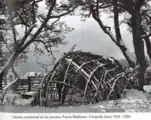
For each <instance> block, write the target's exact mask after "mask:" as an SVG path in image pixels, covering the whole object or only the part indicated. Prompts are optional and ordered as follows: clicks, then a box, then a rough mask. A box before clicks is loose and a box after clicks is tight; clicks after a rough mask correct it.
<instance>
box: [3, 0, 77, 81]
mask: <svg viewBox="0 0 151 120" xmlns="http://www.w3.org/2000/svg"><path fill="white" fill-rule="evenodd" d="M10 1H11V0H7V4H8V6H7V8H8V13H9V14H8V15H7V16H8V19H10V26H11V31H12V34H13V43H12V44H13V52H12V53H11V56H10V58H9V60H8V61H7V63H6V64H5V66H4V67H3V68H2V69H1V71H0V81H1V80H2V78H3V76H4V75H5V74H7V73H8V70H9V69H10V68H11V67H12V66H13V64H14V62H15V61H16V59H17V58H18V57H19V56H20V55H21V53H23V52H24V51H26V49H27V48H29V47H30V46H31V45H32V44H37V43H38V44H42V45H43V46H44V48H45V50H47V51H48V52H50V51H51V48H52V47H56V46H57V45H59V44H62V43H64V42H63V39H64V38H65V34H66V33H67V32H70V31H71V29H70V28H69V27H68V26H67V25H66V24H65V23H64V22H61V21H60V18H61V17H63V16H65V15H68V14H69V13H71V12H73V11H74V10H75V8H76V7H77V4H76V2H74V1H73V3H70V4H69V3H68V2H67V3H66V2H64V3H63V2H61V3H59V1H58V0H51V1H50V0H46V2H45V3H46V5H47V6H46V9H47V10H46V11H47V14H46V15H43V14H40V13H38V8H39V7H40V6H39V3H40V2H41V1H44V0H28V1H26V0H22V1H19V0H17V1H14V0H13V1H11V2H10ZM7 16H6V17H7ZM18 25H21V26H22V27H23V28H24V29H25V31H24V36H23V37H21V38H18V37H17V30H16V26H18ZM37 49H38V48H37ZM39 50H43V49H40V48H39Z"/></svg>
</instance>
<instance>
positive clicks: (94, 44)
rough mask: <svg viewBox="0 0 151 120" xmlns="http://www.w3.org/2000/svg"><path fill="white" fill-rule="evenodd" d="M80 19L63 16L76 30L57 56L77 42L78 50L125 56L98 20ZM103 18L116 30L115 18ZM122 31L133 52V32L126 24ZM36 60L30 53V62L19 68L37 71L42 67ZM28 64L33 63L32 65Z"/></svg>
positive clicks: (42, 10) (119, 56) (44, 57)
mask: <svg viewBox="0 0 151 120" xmlns="http://www.w3.org/2000/svg"><path fill="white" fill-rule="evenodd" d="M40 11H41V12H45V9H44V7H42V6H41V7H40ZM80 19H81V18H80V16H68V17H65V18H63V20H65V21H66V23H67V24H68V25H69V26H70V27H73V28H74V30H73V31H72V32H71V33H69V34H68V35H67V36H66V39H65V40H66V41H67V44H66V45H64V46H63V47H61V49H60V51H59V52H57V53H55V57H57V58H60V57H61V54H62V53H63V52H66V51H68V50H69V49H70V48H71V47H72V46H73V45H74V44H76V50H82V51H89V52H92V53H96V54H100V55H107V56H113V57H114V58H116V59H121V58H123V55H122V53H121V51H120V49H119V48H118V47H117V46H116V45H115V44H114V43H113V42H112V41H111V39H110V38H109V36H108V35H106V34H105V33H104V32H103V31H102V29H101V28H100V27H99V25H98V24H97V22H96V21H94V20H93V19H92V18H89V19H87V20H86V21H85V22H83V21H80ZM101 19H102V20H103V23H104V24H106V25H107V26H111V27H112V31H114V29H113V20H112V19H111V18H110V19H109V18H108V15H106V14H105V15H103V16H102V18H101ZM20 31H22V30H20ZM121 32H122V37H123V39H124V42H125V43H126V45H127V47H128V48H129V49H130V51H132V52H133V45H132V37H131V34H130V33H129V32H128V31H127V28H126V27H125V26H121ZM20 34H22V33H20ZM40 59H41V61H42V62H44V63H49V62H51V58H48V57H46V56H42V57H41V58H40ZM35 60H36V58H35V57H34V56H33V54H29V59H28V63H26V64H24V65H21V66H20V67H19V69H20V70H21V71H23V72H25V71H27V69H28V71H30V72H32V71H35V70H36V71H37V70H38V69H39V70H40V68H39V67H37V66H36V63H35V65H33V64H32V63H33V62H34V61H35ZM27 64H29V65H30V64H32V66H29V65H27ZM33 66H35V67H33ZM24 69H25V70H24ZM40 71H41V70H40ZM21 73H22V72H21Z"/></svg>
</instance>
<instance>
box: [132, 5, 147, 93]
mask: <svg viewBox="0 0 151 120" xmlns="http://www.w3.org/2000/svg"><path fill="white" fill-rule="evenodd" d="M132 33H133V44H134V50H135V54H136V59H137V63H138V65H139V66H140V69H139V89H140V90H143V85H144V84H145V81H144V74H145V69H146V61H145V53H144V42H143V41H142V39H141V16H140V8H139V9H135V10H133V13H132Z"/></svg>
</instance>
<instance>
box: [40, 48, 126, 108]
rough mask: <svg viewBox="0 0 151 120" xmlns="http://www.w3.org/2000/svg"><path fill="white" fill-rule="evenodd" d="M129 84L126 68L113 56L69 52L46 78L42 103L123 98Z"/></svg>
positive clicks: (41, 91) (83, 101)
mask: <svg viewBox="0 0 151 120" xmlns="http://www.w3.org/2000/svg"><path fill="white" fill-rule="evenodd" d="M127 85H128V79H127V78H126V75H125V71H124V69H123V67H122V66H121V65H120V63H119V62H118V61H117V60H115V59H114V58H112V57H103V56H100V55H93V54H91V53H88V52H80V51H76V52H69V53H67V54H65V55H64V56H63V57H62V58H61V59H60V60H59V61H58V62H57V63H56V65H55V66H54V68H53V70H52V71H51V72H50V73H49V74H48V76H45V78H44V79H43V81H42V84H41V86H42V87H41V90H40V103H44V104H45V106H49V104H50V103H51V105H52V106H53V102H54V101H59V102H58V103H59V105H69V103H70V104H71V105H73V104H74V103H76V104H78V103H80V104H87V103H96V102H99V101H102V100H109V99H112V100H113V99H117V98H120V97H121V94H122V93H123V92H124V89H125V88H127ZM42 100H44V102H42ZM52 101H53V102H52Z"/></svg>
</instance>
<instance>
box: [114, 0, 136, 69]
mask: <svg viewBox="0 0 151 120" xmlns="http://www.w3.org/2000/svg"><path fill="white" fill-rule="evenodd" d="M113 5H114V9H113V11H114V28H115V34H116V39H117V43H116V45H117V46H118V47H119V48H120V49H121V51H122V53H123V55H124V56H125V58H126V60H127V62H128V64H129V65H130V66H131V67H132V68H134V67H135V62H134V61H132V59H131V56H130V55H129V54H130V53H128V49H127V48H126V45H124V41H123V39H122V35H121V31H120V27H119V12H118V5H117V0H113Z"/></svg>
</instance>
